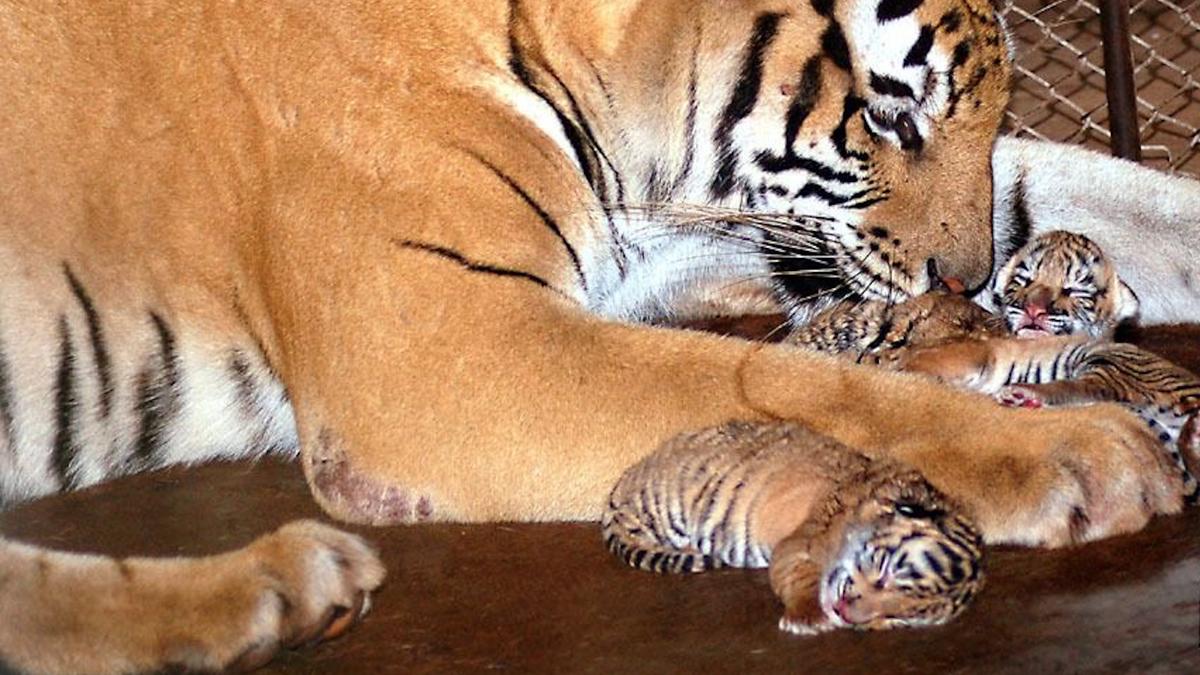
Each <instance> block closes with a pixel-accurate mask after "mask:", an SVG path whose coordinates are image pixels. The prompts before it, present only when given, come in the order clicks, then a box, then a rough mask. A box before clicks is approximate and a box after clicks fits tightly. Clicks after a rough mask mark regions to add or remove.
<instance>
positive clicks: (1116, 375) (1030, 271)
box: [786, 231, 1200, 499]
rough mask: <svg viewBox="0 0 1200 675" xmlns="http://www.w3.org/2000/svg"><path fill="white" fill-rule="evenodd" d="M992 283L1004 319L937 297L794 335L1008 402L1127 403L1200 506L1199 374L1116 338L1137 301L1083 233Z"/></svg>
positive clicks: (842, 311)
mask: <svg viewBox="0 0 1200 675" xmlns="http://www.w3.org/2000/svg"><path fill="white" fill-rule="evenodd" d="M993 288H994V289H995V291H994V293H993V294H992V298H991V300H992V302H993V303H994V305H995V307H996V311H995V312H989V311H987V310H985V309H984V308H982V307H980V306H979V305H976V304H975V303H973V302H971V301H970V300H968V299H966V298H964V297H962V296H960V295H956V294H952V293H948V292H946V291H933V292H930V293H926V294H924V295H921V296H918V297H915V298H913V299H911V300H908V301H905V302H901V303H897V304H892V303H887V302H884V301H867V302H862V303H858V304H852V303H844V304H841V305H837V306H835V307H832V308H830V309H828V310H826V311H825V312H823V313H821V314H819V315H817V316H816V317H815V318H814V319H813V320H812V321H811V322H810V323H808V324H806V325H803V326H799V327H797V328H796V329H794V330H793V331H792V333H791V335H789V336H788V338H786V340H787V341H788V342H790V343H792V344H796V345H800V346H803V347H806V348H809V349H816V350H818V351H823V352H827V353H831V354H839V355H842V356H844V357H846V358H852V359H854V360H855V361H856V362H859V363H868V364H873V365H879V366H882V367H885V368H888V369H890V370H906V371H910V372H921V373H925V374H928V375H933V376H936V377H938V378H940V379H942V380H944V381H947V382H951V383H954V384H956V385H958V386H962V387H964V388H967V389H971V390H974V391H978V392H981V393H986V394H990V395H992V396H994V397H995V398H996V399H997V400H998V401H1000V402H1001V403H1003V404H1005V405H1009V406H1020V407H1041V406H1062V405H1082V404H1086V403H1094V402H1099V401H1111V402H1116V403H1122V404H1124V405H1126V406H1128V407H1129V408H1131V409H1133V410H1134V412H1136V413H1137V414H1138V415H1139V416H1140V417H1141V418H1142V419H1143V420H1145V421H1146V423H1147V424H1149V425H1150V427H1151V428H1152V429H1153V430H1154V431H1155V433H1157V434H1158V436H1159V439H1160V440H1161V441H1163V443H1164V444H1165V446H1166V447H1167V451H1168V452H1169V453H1170V455H1171V458H1172V460H1173V461H1174V462H1175V465H1176V466H1178V467H1179V469H1180V471H1181V473H1182V475H1183V478H1184V483H1185V490H1186V492H1187V494H1189V495H1191V496H1192V498H1193V499H1195V498H1196V496H1197V495H1198V494H1200V483H1198V482H1197V480H1196V473H1195V471H1194V470H1192V469H1189V466H1194V465H1195V464H1196V463H1197V462H1200V438H1198V437H1197V436H1196V435H1195V434H1183V433H1182V430H1183V427H1184V424H1185V423H1186V422H1187V421H1188V420H1189V419H1191V418H1193V417H1194V416H1195V415H1196V414H1197V411H1198V410H1200V379H1198V378H1197V377H1196V376H1195V375H1193V374H1192V373H1191V372H1189V371H1187V370H1186V369H1184V368H1180V367H1179V366H1176V365H1175V364H1173V363H1171V362H1169V361H1167V360H1166V359H1163V358H1161V357H1159V356H1157V355H1155V354H1152V353H1150V352H1147V351H1145V350H1143V349H1141V348H1139V347H1136V346H1134V345H1129V344H1121V343H1114V342H1112V341H1111V339H1110V338H1111V336H1112V333H1113V331H1114V330H1115V329H1116V327H1117V326H1118V325H1119V324H1120V323H1121V322H1123V321H1125V320H1128V319H1130V318H1132V317H1134V316H1136V314H1137V312H1138V306H1139V302H1138V299H1137V297H1136V296H1135V295H1134V294H1133V292H1132V291H1131V290H1130V289H1129V287H1128V286H1126V285H1125V283H1124V282H1122V281H1121V280H1120V279H1119V278H1118V276H1117V273H1116V268H1115V266H1114V265H1113V264H1112V262H1111V260H1110V259H1109V258H1108V257H1107V256H1106V255H1105V254H1104V252H1103V251H1102V250H1101V249H1100V247H1099V246H1098V245H1096V244H1095V242H1093V241H1091V240H1090V239H1088V238H1087V237H1084V236H1082V235H1078V234H1073V233H1070V232H1064V231H1051V232H1046V233H1044V234H1042V235H1040V236H1038V237H1036V238H1035V239H1033V240H1032V241H1030V242H1029V243H1028V244H1026V245H1025V246H1024V247H1022V248H1021V249H1019V250H1018V251H1017V252H1016V253H1015V254H1014V255H1013V257H1012V258H1011V259H1009V260H1008V262H1007V263H1006V264H1005V265H1004V266H1003V267H1002V268H1001V269H1000V271H999V273H998V274H997V279H996V282H995V284H994V286H993ZM1014 338H1015V339H1014Z"/></svg>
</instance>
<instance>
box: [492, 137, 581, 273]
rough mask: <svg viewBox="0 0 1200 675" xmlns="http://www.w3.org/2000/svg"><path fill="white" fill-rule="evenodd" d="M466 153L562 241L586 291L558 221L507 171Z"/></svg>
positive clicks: (577, 256) (574, 255)
mask: <svg viewBox="0 0 1200 675" xmlns="http://www.w3.org/2000/svg"><path fill="white" fill-rule="evenodd" d="M468 154H470V155H471V156H472V157H474V158H475V159H476V160H477V161H478V162H479V163H480V164H483V165H484V166H486V167H487V168H488V170H490V171H491V172H492V173H493V174H495V175H496V177H497V178H499V179H500V180H501V181H503V182H504V184H505V185H507V186H508V187H509V189H511V190H512V191H513V192H515V193H517V196H518V197H520V198H521V200H522V201H524V202H525V204H526V206H528V207H529V208H530V209H531V210H532V211H533V212H534V213H535V214H537V217H538V218H539V219H540V220H541V221H542V224H544V225H545V226H546V228H547V229H549V230H550V231H551V232H553V233H554V236H555V237H557V238H558V240H559V241H560V242H562V245H563V248H565V249H566V251H567V257H569V258H570V259H571V266H572V267H573V268H574V269H575V276H576V277H578V278H579V285H580V286H581V287H582V288H583V290H584V291H586V290H587V279H586V278H585V277H584V276H583V266H582V265H581V264H580V262H579V254H578V253H576V252H575V247H574V246H572V245H571V242H569V241H567V237H566V235H564V234H563V232H562V228H561V227H559V226H558V223H557V222H556V221H555V220H554V218H553V217H552V216H551V215H550V214H549V213H548V212H547V211H546V209H545V208H543V207H542V205H541V204H539V203H538V202H537V200H535V199H534V198H533V197H531V196H530V195H529V193H528V192H526V191H525V189H524V188H522V187H521V186H520V185H519V184H518V183H517V181H516V180H514V179H513V177H512V176H509V175H508V174H507V173H505V172H504V171H502V170H501V169H500V167H498V166H496V165H495V164H492V163H491V162H489V161H488V160H487V159H485V158H484V157H482V156H481V155H478V154H476V153H474V152H469V153H468Z"/></svg>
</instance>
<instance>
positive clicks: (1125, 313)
mask: <svg viewBox="0 0 1200 675" xmlns="http://www.w3.org/2000/svg"><path fill="white" fill-rule="evenodd" d="M996 288H998V289H999V292H998V293H997V297H996V304H997V305H998V306H999V308H1000V311H1001V313H1002V315H1003V316H1004V320H1005V323H1006V324H1007V326H1008V329H1009V331H1010V332H1012V333H1013V334H1015V335H1016V336H1017V337H1022V338H1031V337H1039V336H1043V335H1074V334H1080V335H1091V336H1093V337H1101V336H1105V335H1111V334H1112V331H1113V330H1114V329H1115V328H1116V327H1117V325H1118V324H1120V323H1121V322H1122V321H1124V320H1126V319H1130V318H1132V317H1134V316H1136V315H1137V312H1138V299H1137V296H1136V295H1134V293H1133V291H1132V290H1131V289H1130V288H1129V287H1128V286H1127V285H1125V283H1124V282H1123V281H1121V280H1120V279H1119V278H1118V277H1117V272H1116V268H1115V266H1114V265H1113V264H1112V262H1111V261H1110V260H1109V259H1108V257H1107V256H1105V255H1104V252H1103V251H1101V250H1100V247H1099V246H1097V245H1096V243H1095V242H1093V241H1092V240H1090V239H1088V238H1087V237H1084V236H1082V235H1078V234H1073V233H1070V232H1064V231H1054V232H1047V233H1046V234H1043V235H1041V236H1040V237H1038V238H1036V239H1034V240H1033V241H1031V242H1029V243H1028V244H1026V245H1025V246H1024V247H1023V248H1021V250H1019V251H1017V252H1016V253H1015V254H1014V255H1013V257H1012V258H1011V259H1010V260H1009V261H1008V263H1006V264H1005V265H1004V267H1003V268H1002V269H1001V270H1000V272H999V274H998V275H997V279H996Z"/></svg>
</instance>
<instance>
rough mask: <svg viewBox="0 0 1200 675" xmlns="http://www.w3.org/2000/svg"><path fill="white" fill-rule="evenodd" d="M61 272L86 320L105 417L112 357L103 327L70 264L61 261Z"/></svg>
mask: <svg viewBox="0 0 1200 675" xmlns="http://www.w3.org/2000/svg"><path fill="white" fill-rule="evenodd" d="M63 273H64V274H66V276H67V283H68V284H70V286H71V292H72V293H74V294H75V300H76V301H78V302H79V307H80V308H81V309H83V316H84V318H85V319H86V320H87V328H88V340H89V341H90V342H91V345H92V358H93V359H94V360H95V364H96V383H97V385H98V387H99V390H100V416H101V417H105V418H107V417H108V416H109V415H110V414H112V401H113V392H114V387H113V375H112V359H111V358H110V357H109V354H108V346H107V343H106V342H105V340H104V327H103V326H102V325H101V324H100V314H99V313H98V312H97V311H96V305H95V303H94V302H92V298H91V296H90V295H88V292H87V289H86V288H84V286H83V284H82V283H80V281H79V279H78V277H76V276H75V273H74V272H73V271H71V266H70V265H68V264H66V263H63Z"/></svg>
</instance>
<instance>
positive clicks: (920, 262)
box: [710, 0, 1010, 315]
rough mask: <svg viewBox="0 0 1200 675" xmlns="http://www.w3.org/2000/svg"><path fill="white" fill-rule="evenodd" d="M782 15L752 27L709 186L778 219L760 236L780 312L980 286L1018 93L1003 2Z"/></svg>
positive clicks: (870, 2) (825, 8) (869, 1)
mask: <svg viewBox="0 0 1200 675" xmlns="http://www.w3.org/2000/svg"><path fill="white" fill-rule="evenodd" d="M786 6H787V9H781V10H780V11H779V12H778V13H764V14H760V15H759V16H758V18H757V19H756V21H755V23H754V26H753V29H752V31H751V36H750V39H749V40H748V42H747V46H746V47H745V51H744V53H743V55H742V65H741V70H740V72H739V75H738V80H737V85H736V87H735V88H734V91H733V93H732V94H731V96H730V99H729V101H728V103H727V105H726V107H725V109H724V110H723V112H722V116H721V117H720V118H719V121H718V122H717V127H716V129H715V131H714V135H715V138H716V142H717V150H716V169H715V174H714V176H713V180H712V185H711V188H710V189H711V194H712V196H713V197H716V198H718V199H720V198H729V197H730V196H733V197H735V198H737V199H738V200H739V202H740V203H741V204H742V206H743V207H744V208H748V209H749V210H752V211H756V212H761V213H767V214H773V215H776V216H780V220H779V221H778V222H780V223H784V224H776V225H774V226H772V227H767V228H759V229H760V232H758V233H757V234H756V235H755V236H759V237H761V242H762V248H761V250H762V251H763V253H764V254H765V257H767V258H768V259H769V260H770V265H771V272H772V276H773V278H774V280H775V281H774V286H775V290H776V293H777V295H778V296H779V298H780V300H781V301H782V302H783V304H784V306H785V307H786V308H787V309H789V310H791V311H792V313H793V315H795V314H796V312H797V311H804V310H805V308H806V307H811V306H812V304H813V303H810V302H809V301H811V300H814V299H820V298H824V297H838V296H840V297H848V296H850V297H852V296H859V297H872V298H897V299H899V298H904V297H908V296H912V295H917V294H920V293H922V292H924V291H925V290H928V289H929V288H930V287H931V286H933V285H935V281H936V278H937V277H942V278H945V279H948V278H954V279H957V280H958V281H960V282H961V283H962V285H963V286H965V287H967V288H973V287H978V286H980V285H982V284H983V283H984V282H985V281H986V279H987V275H988V271H989V268H990V263H991V255H992V253H991V251H992V246H991V190H992V187H991V169H990V156H991V148H992V144H993V142H994V140H995V137H996V134H997V131H998V127H999V123H1000V120H1001V115H1002V113H1003V110H1004V108H1005V106H1006V104H1007V101H1008V83H1009V79H1010V54H1009V47H1008V42H1007V38H1006V34H1005V31H1004V28H1003V26H1002V24H1001V22H1000V20H999V19H998V18H997V15H996V13H995V10H994V8H993V6H992V4H991V3H990V2H989V0H925V1H924V2H914V1H911V0H908V1H906V0H839V1H837V2H834V1H833V0H803V1H800V0H797V1H796V2H791V3H786ZM788 218H791V219H792V220H791V221H790V222H789V221H788V220H787V219H788Z"/></svg>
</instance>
